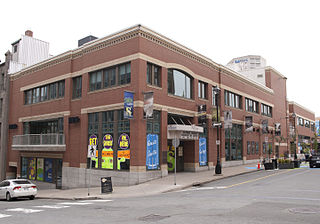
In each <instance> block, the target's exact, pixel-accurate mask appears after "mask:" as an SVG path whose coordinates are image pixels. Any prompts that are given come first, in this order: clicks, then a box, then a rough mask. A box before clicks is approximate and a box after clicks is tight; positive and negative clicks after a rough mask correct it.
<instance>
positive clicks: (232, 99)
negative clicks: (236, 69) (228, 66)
mask: <svg viewBox="0 0 320 224" xmlns="http://www.w3.org/2000/svg"><path fill="white" fill-rule="evenodd" d="M224 104H225V105H226V106H229V107H234V108H239V109H241V108H242V97H241V96H240V95H238V94H235V93H232V92H229V91H227V90H225V91H224Z"/></svg>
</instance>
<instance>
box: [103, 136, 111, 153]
mask: <svg viewBox="0 0 320 224" xmlns="http://www.w3.org/2000/svg"><path fill="white" fill-rule="evenodd" d="M112 146H113V138H112V135H110V134H106V135H105V136H104V137H103V148H106V149H111V148H112Z"/></svg>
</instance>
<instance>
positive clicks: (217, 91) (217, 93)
mask: <svg viewBox="0 0 320 224" xmlns="http://www.w3.org/2000/svg"><path fill="white" fill-rule="evenodd" d="M212 90H213V93H214V95H215V104H216V108H217V110H216V117H217V118H216V119H217V123H215V124H213V126H214V127H217V141H216V144H217V164H216V168H215V173H216V174H221V164H220V138H219V131H220V130H219V127H220V125H221V123H219V116H220V115H219V100H218V99H219V96H220V88H219V87H217V86H215V87H213V89H212Z"/></svg>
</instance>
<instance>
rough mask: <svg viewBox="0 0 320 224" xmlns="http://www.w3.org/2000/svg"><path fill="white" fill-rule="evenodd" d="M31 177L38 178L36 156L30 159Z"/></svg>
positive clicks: (31, 178) (32, 178)
mask: <svg viewBox="0 0 320 224" xmlns="http://www.w3.org/2000/svg"><path fill="white" fill-rule="evenodd" d="M29 179H30V180H35V179H36V158H30V159H29Z"/></svg>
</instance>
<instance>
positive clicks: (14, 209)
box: [6, 208, 43, 214]
mask: <svg viewBox="0 0 320 224" xmlns="http://www.w3.org/2000/svg"><path fill="white" fill-rule="evenodd" d="M6 211H8V212H23V213H26V214H29V213H35V212H42V211H43V210H37V209H28V208H11V209H7V210H6Z"/></svg>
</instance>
